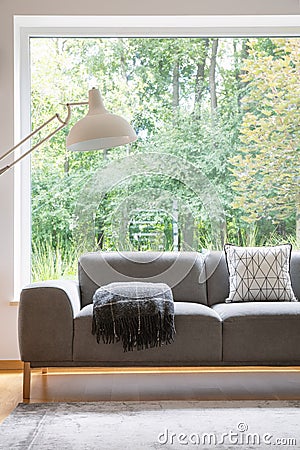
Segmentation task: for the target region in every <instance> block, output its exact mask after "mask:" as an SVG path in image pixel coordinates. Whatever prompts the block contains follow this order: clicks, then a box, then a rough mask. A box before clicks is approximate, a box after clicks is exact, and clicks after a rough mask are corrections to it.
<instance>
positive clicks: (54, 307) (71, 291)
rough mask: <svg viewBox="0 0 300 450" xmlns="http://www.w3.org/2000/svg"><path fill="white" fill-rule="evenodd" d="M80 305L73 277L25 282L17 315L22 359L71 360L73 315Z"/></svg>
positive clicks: (77, 287) (76, 285)
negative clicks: (27, 283)
mask: <svg viewBox="0 0 300 450" xmlns="http://www.w3.org/2000/svg"><path fill="white" fill-rule="evenodd" d="M80 309H81V303H80V292H79V286H78V283H77V282H75V281H68V280H54V281H44V282H38V283H32V284H30V285H28V286H26V287H25V288H24V289H23V290H22V292H21V297H20V306H19V318H18V328H19V347H20V355H21V359H22V361H49V362H51V361H53V362H58V361H72V358H73V319H74V317H75V315H76V314H77V313H78V312H79V311H80Z"/></svg>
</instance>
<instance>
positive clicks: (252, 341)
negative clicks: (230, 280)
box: [212, 302, 300, 364]
mask: <svg viewBox="0 0 300 450" xmlns="http://www.w3.org/2000/svg"><path fill="white" fill-rule="evenodd" d="M212 309H213V310H214V311H215V312H217V313H218V315H219V316H220V318H221V319H222V321H223V361H224V362H237V363H238V362H246V361H248V362H255V363H272V364H280V363H283V362H290V363H293V362H295V363H297V362H300V345H299V343H300V303H299V302H291V303H290V302H272V303H270V302H249V303H220V304H217V305H214V306H213V307H212Z"/></svg>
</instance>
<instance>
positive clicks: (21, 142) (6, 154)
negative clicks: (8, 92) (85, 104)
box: [0, 103, 73, 175]
mask: <svg viewBox="0 0 300 450" xmlns="http://www.w3.org/2000/svg"><path fill="white" fill-rule="evenodd" d="M72 105H73V103H67V104H66V105H65V106H66V107H67V109H68V114H67V117H66V118H65V120H63V119H62V118H61V117H60V115H59V114H55V115H54V116H52V117H50V119H48V120H47V121H46V122H44V123H43V124H42V125H41V126H39V127H38V128H36V129H35V130H34V131H32V133H30V134H28V136H26V137H25V138H24V139H22V140H21V141H20V142H19V143H18V144H16V145H15V146H14V147H12V148H10V149H9V150H8V151H7V152H6V153H4V154H3V155H1V156H0V161H1V160H2V159H4V158H5V157H6V156H8V155H10V154H11V153H12V152H13V151H14V150H16V148H18V147H20V146H21V145H22V144H24V143H25V142H26V141H28V139H30V138H32V137H33V136H34V135H35V134H37V133H38V132H39V131H41V130H42V129H43V128H45V127H46V126H47V125H48V124H49V123H51V122H52V121H53V120H55V119H57V120H58V121H59V122H60V123H61V125H59V126H58V127H57V128H56V129H55V130H54V131H52V132H51V133H49V134H48V135H47V136H46V137H44V138H43V139H42V140H41V141H39V142H38V143H37V144H35V145H34V146H33V147H31V148H30V149H29V150H27V151H26V152H25V153H23V154H22V155H21V156H19V158H17V159H15V160H14V161H13V162H12V163H11V164H8V165H7V166H4V167H2V168H0V175H2V174H3V173H4V172H6V171H7V170H9V169H10V168H11V167H13V166H14V165H15V164H17V163H18V162H19V161H21V160H22V159H23V158H25V157H26V156H27V155H29V154H30V153H31V152H32V151H33V150H35V149H36V148H37V147H39V146H40V145H41V144H43V143H44V142H46V141H47V140H48V139H50V138H51V137H52V136H54V135H55V134H56V133H57V132H58V131H59V130H61V129H62V128H64V127H65V126H66V125H68V123H69V121H70V118H71V106H72Z"/></svg>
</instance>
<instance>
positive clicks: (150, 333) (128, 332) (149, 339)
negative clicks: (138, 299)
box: [92, 311, 175, 352]
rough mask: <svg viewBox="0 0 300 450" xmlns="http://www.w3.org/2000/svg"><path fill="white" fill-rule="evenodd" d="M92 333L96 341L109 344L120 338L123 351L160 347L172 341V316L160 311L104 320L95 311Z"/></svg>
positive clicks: (173, 330) (173, 329)
mask: <svg viewBox="0 0 300 450" xmlns="http://www.w3.org/2000/svg"><path fill="white" fill-rule="evenodd" d="M92 333H93V334H94V335H96V339H97V342H98V343H99V342H100V341H101V340H102V342H103V343H104V344H111V343H114V342H119V341H120V340H122V344H123V349H124V352H128V351H133V350H134V348H136V349H137V350H144V349H148V348H153V347H161V346H162V345H164V344H170V343H172V342H173V341H174V336H175V326H174V317H173V315H171V314H166V315H164V316H163V317H162V315H161V313H157V314H155V315H152V316H141V317H140V318H138V317H126V318H124V317H121V318H118V319H114V320H113V321H107V320H106V321H105V320H103V319H102V317H101V316H100V315H98V314H97V311H95V312H94V315H93V325H92Z"/></svg>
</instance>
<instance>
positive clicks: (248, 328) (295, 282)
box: [19, 251, 300, 399]
mask: <svg viewBox="0 0 300 450" xmlns="http://www.w3.org/2000/svg"><path fill="white" fill-rule="evenodd" d="M130 280H132V281H135V280H138V281H146V282H147V281H148V282H149V281H151V282H165V283H167V284H168V285H169V286H171V287H172V291H173V297H174V301H175V326H176V336H175V340H174V342H173V343H172V344H171V345H166V346H162V347H160V348H153V349H147V350H142V351H133V352H126V353H124V352H123V348H122V344H121V343H115V344H103V343H99V344H98V343H97V342H96V338H95V336H94V335H92V333H91V329H92V314H93V306H92V297H93V294H94V292H95V290H96V289H97V288H98V287H99V286H101V285H104V284H107V283H110V282H113V281H130ZM228 280H229V278H228V270H227V265H226V261H225V257H224V253H223V252H216V251H213V252H208V253H207V254H205V255H202V254H199V253H194V252H182V253H172V252H165V253H155V252H134V253H126V252H124V253H118V252H95V253H88V254H85V255H83V256H82V257H81V258H80V260H79V267H78V282H73V281H66V280H60V281H47V282H40V283H33V284H31V285H29V286H27V287H26V288H24V289H23V290H22V293H21V299H20V307H19V345H20V354H21V359H22V361H24V383H23V396H24V398H25V399H26V398H29V397H30V371H31V368H44V367H105V366H109V367H112V366H116V367H117V366H123V367H124V366H155V367H158V366H217V365H225V366H229V365H234V366H236V365H283V366H284V365H299V364H300V302H249V303H225V299H226V297H227V296H228V291H229V281H228ZM291 280H292V286H293V290H294V292H295V295H296V296H297V297H298V298H300V252H292V257H291Z"/></svg>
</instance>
